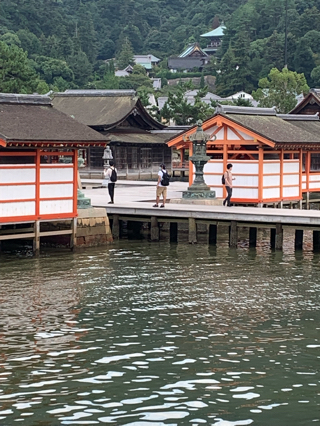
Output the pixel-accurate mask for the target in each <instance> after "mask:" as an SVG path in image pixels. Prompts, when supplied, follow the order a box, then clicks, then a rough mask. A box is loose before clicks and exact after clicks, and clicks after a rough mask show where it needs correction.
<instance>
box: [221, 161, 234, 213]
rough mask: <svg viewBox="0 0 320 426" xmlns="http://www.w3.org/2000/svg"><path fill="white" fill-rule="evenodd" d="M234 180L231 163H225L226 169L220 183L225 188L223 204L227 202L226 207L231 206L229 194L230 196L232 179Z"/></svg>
mask: <svg viewBox="0 0 320 426" xmlns="http://www.w3.org/2000/svg"><path fill="white" fill-rule="evenodd" d="M233 180H235V178H234V177H232V164H228V165H227V170H226V172H225V173H224V174H223V176H222V183H223V184H224V185H225V186H226V190H227V197H226V198H225V200H224V201H223V205H224V206H225V205H226V204H227V206H228V207H231V202H230V200H231V196H232V181H233Z"/></svg>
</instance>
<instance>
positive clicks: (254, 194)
mask: <svg viewBox="0 0 320 426" xmlns="http://www.w3.org/2000/svg"><path fill="white" fill-rule="evenodd" d="M232 197H233V198H245V199H247V200H248V199H249V200H254V199H257V198H258V189H254V188H233V192H232Z"/></svg>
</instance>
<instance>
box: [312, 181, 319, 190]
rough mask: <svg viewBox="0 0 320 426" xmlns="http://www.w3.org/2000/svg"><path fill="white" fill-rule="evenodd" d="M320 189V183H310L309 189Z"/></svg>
mask: <svg viewBox="0 0 320 426" xmlns="http://www.w3.org/2000/svg"><path fill="white" fill-rule="evenodd" d="M318 188H320V182H310V183H309V189H318Z"/></svg>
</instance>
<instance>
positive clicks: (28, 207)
mask: <svg viewBox="0 0 320 426" xmlns="http://www.w3.org/2000/svg"><path fill="white" fill-rule="evenodd" d="M35 214H36V203H35V201H28V202H24V201H22V202H16V203H0V218H6V217H17V216H19V217H23V216H34V215H35Z"/></svg>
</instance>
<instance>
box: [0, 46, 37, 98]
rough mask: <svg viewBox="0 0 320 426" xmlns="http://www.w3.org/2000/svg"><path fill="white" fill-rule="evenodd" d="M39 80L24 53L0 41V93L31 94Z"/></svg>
mask: <svg viewBox="0 0 320 426" xmlns="http://www.w3.org/2000/svg"><path fill="white" fill-rule="evenodd" d="M38 83H39V78H38V76H37V74H36V73H35V71H34V70H33V69H32V67H31V66H30V64H29V62H28V57H27V54H26V52H24V51H23V50H22V49H20V48H19V47H17V46H14V45H12V46H8V45H7V44H5V43H3V42H2V41H0V92H4V93H32V92H33V91H34V90H35V88H36V87H37V85H38Z"/></svg>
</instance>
